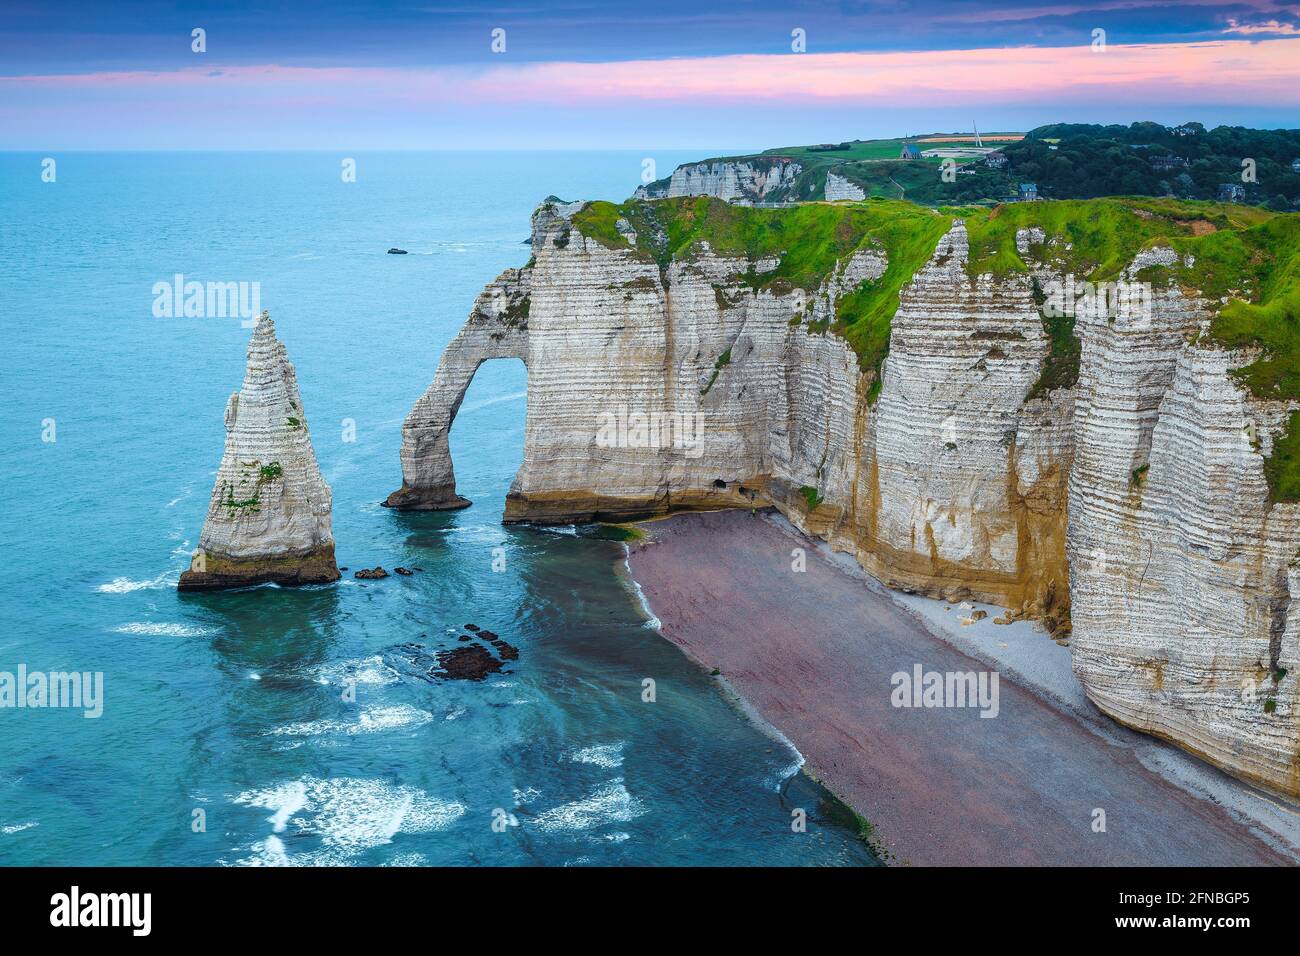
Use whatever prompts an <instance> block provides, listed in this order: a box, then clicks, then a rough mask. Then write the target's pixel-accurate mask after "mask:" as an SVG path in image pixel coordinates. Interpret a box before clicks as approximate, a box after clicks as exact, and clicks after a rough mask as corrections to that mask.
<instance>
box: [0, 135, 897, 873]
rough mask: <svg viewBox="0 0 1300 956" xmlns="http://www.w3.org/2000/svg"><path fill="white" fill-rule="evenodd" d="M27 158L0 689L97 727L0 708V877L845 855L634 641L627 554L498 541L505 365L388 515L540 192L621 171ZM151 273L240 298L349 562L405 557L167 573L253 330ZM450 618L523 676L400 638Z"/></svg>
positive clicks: (485, 160)
mask: <svg viewBox="0 0 1300 956" xmlns="http://www.w3.org/2000/svg"><path fill="white" fill-rule="evenodd" d="M55 158H56V160H57V167H56V170H57V178H56V181H55V182H53V183H45V182H42V181H41V177H40V171H41V159H42V157H41V156H40V155H35V154H7V155H0V308H3V314H4V330H5V336H4V346H3V348H4V360H3V368H4V396H5V399H4V403H3V410H2V411H0V429H2V433H0V434H2V436H3V442H0V469H2V473H3V479H2V484H3V499H4V500H3V508H0V561H3V567H4V568H5V579H4V583H3V585H0V622H2V623H3V628H2V629H0V672H3V671H8V672H10V673H13V672H16V670H17V668H18V667H19V665H25V666H26V667H27V669H28V670H29V671H43V672H51V671H72V670H75V671H90V672H94V671H102V672H103V674H104V712H103V716H102V717H100V718H98V719H86V718H85V717H83V716H82V713H81V712H80V711H74V710H60V709H21V710H20V709H10V708H0V863H4V864H10V865H12V864H86V865H120V864H145V865H162V864H168V865H170V864H182V865H214V864H215V865H222V864H232V865H233V864H246V863H263V864H277V863H279V864H283V863H288V864H359V865H374V864H471V863H488V864H551V865H561V864H583V863H596V864H608V863H638V864H869V863H872V862H874V861H873V860H872V858H871V856H870V854H869V853H868V852H867V850H866V849H865V847H864V846H863V845H862V843H861V842H860V841H858V840H857V838H856V836H855V832H854V829H853V827H852V822H851V821H850V820H847V819H845V816H846V815H845V813H844V811H843V809H842V808H841V807H839V806H838V805H837V804H835V803H834V801H833V800H831V799H830V798H829V796H828V795H827V794H826V792H825V791H824V790H822V789H821V788H820V787H818V786H816V785H815V784H813V783H812V782H810V781H809V780H807V779H806V778H805V777H803V776H802V775H798V774H796V773H795V769H796V766H797V756H796V755H795V754H794V753H793V752H792V751H791V750H790V749H789V748H788V747H787V746H786V745H784V744H781V743H779V742H777V741H774V740H772V739H771V738H769V737H768V736H765V735H764V734H763V733H762V732H760V730H759V729H758V728H756V727H755V726H753V725H752V724H751V723H750V722H748V721H747V720H746V718H745V717H744V716H743V715H742V714H741V713H740V712H739V710H737V708H736V707H734V706H733V705H732V704H730V703H729V702H728V701H727V700H726V699H724V697H723V695H722V694H721V693H720V691H719V688H718V686H717V684H716V683H715V682H714V681H713V680H712V679H711V678H709V677H708V675H706V674H704V673H703V672H702V671H700V670H699V669H698V668H696V667H695V666H694V665H692V664H691V663H690V662H689V661H687V660H686V658H685V657H683V656H682V655H681V654H680V653H679V651H678V650H677V649H676V648H674V647H673V646H671V645H670V644H669V643H668V642H666V641H664V640H663V639H662V638H661V637H659V636H658V634H656V633H655V632H654V631H653V630H650V629H648V628H647V627H646V626H645V616H644V614H643V613H642V611H641V609H640V608H639V606H638V603H637V600H636V598H635V596H634V594H633V592H632V591H631V590H630V588H629V586H628V585H627V583H626V582H625V581H624V580H623V579H622V578H621V577H620V570H621V559H622V554H623V551H622V546H621V545H619V544H617V543H614V542H612V541H608V540H602V539H601V538H599V537H595V536H593V535H592V534H591V533H590V531H588V530H586V529H559V530H537V529H529V528H519V527H511V528H506V527H503V526H502V525H501V524H500V517H501V512H502V507H503V503H504V498H505V494H506V491H507V489H508V487H509V484H510V481H511V479H512V477H513V475H514V472H515V470H516V469H517V467H518V465H519V461H520V457H521V454H522V444H523V418H524V389H525V383H526V373H525V369H524V367H523V366H522V364H520V363H518V362H510V363H504V362H494V363H489V364H487V365H485V366H484V367H483V368H482V369H481V370H480V372H479V375H478V377H477V378H476V380H475V382H474V384H473V386H472V387H471V389H470V392H469V394H468V396H467V397H466V400H465V404H464V406H463V407H462V409H461V412H460V415H459V417H458V418H457V422H456V427H455V429H454V431H453V435H452V445H453V451H454V455H455V460H456V466H457V477H458V479H459V490H460V491H461V493H462V494H464V495H466V496H467V497H469V498H471V499H472V500H473V501H474V506H473V507H472V508H469V509H467V510H465V511H461V512H456V513H454V514H443V515H403V514H396V513H393V512H391V511H388V510H386V509H384V508H381V507H380V506H379V502H380V501H381V500H382V499H383V498H384V497H385V496H386V495H387V494H388V492H390V491H392V490H393V489H395V488H396V487H397V486H398V485H399V484H400V480H401V475H400V470H399V467H398V458H397V452H398V448H399V446H400V441H401V423H402V419H403V418H404V416H405V414H406V412H407V410H408V409H409V408H410V406H411V404H412V403H413V402H414V400H415V399H416V398H417V397H418V396H419V394H420V392H421V391H422V390H423V389H424V388H425V387H426V386H427V384H428V383H429V381H430V380H431V378H432V376H433V372H434V368H435V366H436V364H437V359H438V355H439V353H440V351H441V349H442V348H443V346H444V345H445V344H446V343H447V342H448V341H449V340H450V339H451V337H452V336H453V335H454V334H455V332H456V330H457V329H458V328H459V326H460V324H461V322H462V321H463V320H464V317H465V315H466V314H467V312H468V310H469V307H470V305H471V303H472V301H473V298H474V296H475V294H476V293H477V292H478V290H479V289H480V288H481V287H482V285H483V284H484V283H485V282H487V281H488V280H490V279H492V278H493V277H494V276H496V275H497V273H499V272H500V271H501V269H503V268H505V267H507V266H511V265H520V264H522V263H523V262H525V261H526V260H527V258H528V255H529V252H528V248H527V247H526V246H525V245H522V244H521V242H522V240H523V239H524V238H525V237H526V236H527V234H528V217H529V214H530V212H531V210H532V208H533V207H534V206H535V205H536V203H537V202H538V201H540V200H541V199H542V198H544V197H545V196H546V195H548V194H552V193H553V194H557V195H559V196H562V197H564V198H578V197H588V198H607V199H621V198H624V197H626V195H627V194H628V193H629V192H630V190H631V188H632V187H633V186H634V185H635V183H636V182H637V179H638V176H639V173H640V168H641V166H640V162H641V157H640V156H639V155H633V154H630V153H607V154H596V153H581V154H578V153H575V154H561V153H537V154H501V153H495V154H490V153H489V154H467V153H393V154H366V153H360V154H356V155H355V158H356V160H357V182H355V183H343V182H342V181H341V177H340V159H341V157H340V156H338V155H333V154H277V153H228V154H179V153H178V154H76V153H73V154H65V155H58V156H56V157H55ZM692 158H699V157H694V156H687V155H675V154H664V155H659V156H657V157H656V159H657V161H658V164H659V167H660V168H661V169H667V168H671V166H672V165H674V164H675V163H677V162H679V161H683V160H686V159H692ZM390 246H400V247H402V248H405V249H407V250H409V252H410V255H407V256H390V255H386V254H385V250H387V249H388V247H390ZM176 273H183V274H184V275H185V276H186V278H187V279H195V280H199V281H203V282H206V281H232V282H239V281H247V282H253V281H256V282H259V283H260V286H261V304H262V306H263V307H264V308H267V309H269V310H270V312H271V314H272V316H273V318H274V319H275V322H276V326H277V329H278V332H279V334H280V337H281V339H282V340H283V341H284V343H285V345H286V347H287V349H288V352H289V356H290V358H291V359H292V360H293V362H294V363H295V365H296V367H297V370H298V378H299V383H300V386H301V392H302V397H303V401H304V404H305V408H306V414H307V417H308V421H309V424H310V428H311V434H312V439H313V443H314V445H315V448H316V454H317V457H318V459H319V461H320V464H321V468H322V471H323V472H324V474H325V477H326V480H327V481H328V482H329V483H330V485H331V486H332V488H333V490H334V534H335V538H336V540H337V553H338V559H339V563H340V565H345V566H348V567H350V568H352V569H353V570H355V569H358V568H361V567H369V566H373V565H375V564H383V565H384V566H385V567H388V568H390V569H391V568H392V567H393V566H395V565H408V566H411V565H414V566H417V567H420V568H422V569H423V572H422V573H420V574H417V575H415V576H413V577H409V578H403V577H391V578H389V579H387V580H384V581H378V582H359V581H356V580H354V579H353V578H352V576H351V574H350V573H349V574H345V575H344V580H343V581H341V582H340V583H339V584H338V585H335V586H330V587H323V588H310V589H302V590H281V589H278V588H274V587H265V588H257V589H251V590H246V591H242V592H233V593H225V594H216V595H183V596H182V595H179V594H178V593H177V592H176V591H175V583H176V579H177V577H178V575H179V573H180V571H181V569H182V568H184V567H185V566H186V565H187V563H188V555H189V552H190V551H191V549H192V548H193V547H194V545H195V543H196V541H197V538H198V533H199V530H200V528H201V526H202V521H203V517H204V514H205V512H206V508H207V501H208V495H209V493H210V490H211V484H212V480H213V476H214V473H215V470H216V467H217V464H218V462H219V460H220V457H221V448H222V437H223V426H222V415H223V411H224V407H225V402H226V398H227V396H228V395H229V394H230V393H231V392H232V391H234V390H236V389H237V388H238V386H239V383H240V380H241V378H242V374H243V363H244V350H245V345H246V342H247V338H248V335H249V331H248V329H246V328H242V327H241V324H240V322H239V321H238V320H237V319H228V318H224V319H223V318H189V319H186V318H170V319H165V318H156V317H155V316H154V315H153V311H152V306H153V300H154V296H153V292H152V288H153V285H154V284H155V283H156V282H159V281H170V280H171V279H172V277H173V275H174V274H176ZM51 419H52V420H53V429H54V431H53V437H54V438H55V440H54V441H43V440H42V438H43V436H44V437H51V436H50V423H49V421H48V420H51ZM347 419H350V420H352V421H353V422H355V433H356V437H355V441H351V442H349V441H345V440H344V438H345V435H344V431H345V420H347ZM497 548H502V549H504V554H505V557H506V560H505V570H504V571H500V572H494V571H493V570H492V561H493V556H494V549H497ZM466 623H475V624H479V625H481V626H483V627H486V628H490V629H492V630H494V631H496V632H497V633H499V634H500V635H501V636H502V637H503V638H505V639H506V640H507V641H509V642H510V643H511V644H514V645H515V646H517V647H518V648H519V650H520V658H519V660H518V661H516V662H514V663H512V664H511V665H510V666H509V667H508V668H507V671H508V673H504V674H499V675H495V676H493V677H490V678H489V679H488V680H486V681H484V682H481V683H473V682H459V681H444V682H429V681H426V680H422V679H420V678H419V677H418V676H417V674H416V673H415V670H414V668H412V667H410V666H409V665H408V664H407V663H406V657H405V656H404V655H406V654H407V653H408V652H405V651H403V650H402V649H401V645H406V644H416V645H421V646H422V647H423V648H425V649H426V650H427V651H429V652H433V651H436V650H438V649H442V648H447V647H453V646H457V635H458V634H459V633H461V625H464V624H466ZM646 677H652V678H654V679H655V681H656V684H657V700H656V702H655V703H653V704H648V703H644V702H643V701H642V699H641V688H642V684H641V682H642V680H643V679H644V678H646ZM350 682H355V683H354V685H353V686H355V688H356V700H355V702H350V701H346V700H344V699H343V691H344V688H345V687H346V686H348V685H349V683H350ZM797 807H802V808H804V809H806V811H807V813H808V816H809V824H808V831H807V833H803V834H800V833H795V832H792V828H791V813H792V810H794V809H795V808H797ZM497 810H500V811H502V813H500V814H497V813H495V811H497ZM195 811H203V813H202V815H201V816H202V817H203V822H204V824H205V826H204V828H202V830H201V832H195V829H196V827H195V820H196V819H197V817H198V815H196V812H195ZM494 816H495V818H497V819H504V820H505V821H506V826H505V827H504V828H503V829H502V828H501V827H498V828H496V829H494V828H493V826H492V823H493V820H494ZM497 830H502V832H497Z"/></svg>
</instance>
